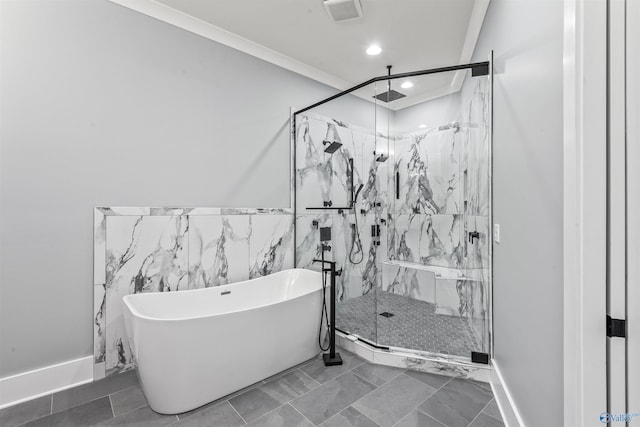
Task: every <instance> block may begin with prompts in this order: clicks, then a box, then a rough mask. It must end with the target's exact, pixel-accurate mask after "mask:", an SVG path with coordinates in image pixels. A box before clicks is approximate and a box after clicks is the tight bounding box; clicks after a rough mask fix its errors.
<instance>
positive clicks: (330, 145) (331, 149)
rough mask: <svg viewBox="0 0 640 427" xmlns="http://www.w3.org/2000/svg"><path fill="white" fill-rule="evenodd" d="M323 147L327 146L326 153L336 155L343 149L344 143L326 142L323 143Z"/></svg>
mask: <svg viewBox="0 0 640 427" xmlns="http://www.w3.org/2000/svg"><path fill="white" fill-rule="evenodd" d="M322 145H325V146H326V147H325V148H324V152H325V153H329V154H333V153H335V152H336V151H337V150H338V148H340V147H342V143H341V142H338V141H333V142H331V141H327V140H324V141H322Z"/></svg>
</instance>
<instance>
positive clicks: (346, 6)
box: [324, 0, 362, 22]
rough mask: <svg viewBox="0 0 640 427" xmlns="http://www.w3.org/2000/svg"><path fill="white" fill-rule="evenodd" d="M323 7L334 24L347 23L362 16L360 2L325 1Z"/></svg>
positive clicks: (346, 0)
mask: <svg viewBox="0 0 640 427" xmlns="http://www.w3.org/2000/svg"><path fill="white" fill-rule="evenodd" d="M324 7H325V9H327V13H328V14H329V16H330V17H331V19H333V20H334V21H336V22H340V21H348V20H349V19H355V18H360V17H361V16H362V6H360V0H325V1H324Z"/></svg>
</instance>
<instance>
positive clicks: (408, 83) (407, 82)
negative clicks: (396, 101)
mask: <svg viewBox="0 0 640 427" xmlns="http://www.w3.org/2000/svg"><path fill="white" fill-rule="evenodd" d="M400 87H401V88H402V89H411V88H412V87H413V83H411V82H410V81H406V82H404V83H402V84H401V85H400Z"/></svg>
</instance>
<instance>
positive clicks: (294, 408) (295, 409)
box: [282, 392, 331, 426]
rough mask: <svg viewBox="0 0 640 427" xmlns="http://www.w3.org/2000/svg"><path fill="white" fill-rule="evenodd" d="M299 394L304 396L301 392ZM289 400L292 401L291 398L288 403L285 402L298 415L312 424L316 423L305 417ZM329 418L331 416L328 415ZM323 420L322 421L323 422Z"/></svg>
mask: <svg viewBox="0 0 640 427" xmlns="http://www.w3.org/2000/svg"><path fill="white" fill-rule="evenodd" d="M307 393H308V392H307ZM307 393H305V394H307ZM300 396H304V394H301V395H300ZM300 396H298V397H300ZM291 402H293V400H291V401H289V403H287V405H289V406H291V407H292V408H293V410H294V411H296V412H297V413H299V414H300V415H302V418H304V419H305V420H307V421H309V422H310V423H311V425H313V426H315V425H316V423H314V422H313V421H311V420H310V419H309V418H307V417H306V416H305V415H304V414H303V413H302V412H300V411H299V410H298V408H296V407H295V406H293V405H292V404H291ZM282 406H284V405H282ZM329 418H331V417H329ZM324 421H326V420H324ZM324 421H323V422H324Z"/></svg>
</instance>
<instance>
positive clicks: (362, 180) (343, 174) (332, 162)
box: [295, 115, 388, 301]
mask: <svg viewBox="0 0 640 427" xmlns="http://www.w3.org/2000/svg"><path fill="white" fill-rule="evenodd" d="M296 127H297V128H296V171H295V179H296V207H297V217H296V239H297V241H296V257H297V259H296V266H297V267H302V268H311V269H315V270H319V269H320V266H319V265H318V264H314V263H313V259H317V258H320V257H321V255H322V254H321V246H320V228H323V227H330V228H331V236H332V239H331V242H330V245H331V251H330V252H325V258H326V259H328V260H331V261H336V263H337V268H338V269H342V275H341V276H339V277H338V279H337V286H336V291H337V298H338V300H340V301H341V300H344V299H349V298H353V297H356V296H361V295H364V294H367V293H368V292H370V291H371V290H372V289H374V288H375V287H376V286H380V281H381V277H382V272H381V271H380V270H381V265H380V262H379V261H380V259H381V258H380V254H386V241H387V239H386V228H385V227H380V236H379V237H378V236H375V237H374V236H373V235H372V234H373V233H372V227H376V226H379V225H380V224H381V223H382V222H386V209H387V204H388V191H387V184H388V183H387V175H388V173H387V169H386V168H387V163H381V162H376V160H375V158H376V156H375V154H374V151H375V150H376V148H377V147H376V146H378V147H379V148H380V149H382V147H387V140H386V138H382V137H379V138H378V139H377V142H376V138H374V135H372V134H371V133H367V131H366V130H362V129H359V128H357V127H353V126H350V125H349V124H346V123H344V122H339V121H336V120H332V119H327V118H324V117H320V116H313V115H307V116H300V117H298V118H297V124H296ZM325 140H328V141H338V142H340V143H341V144H342V149H341V150H338V151H336V152H335V153H333V154H329V153H325V152H324V148H325V147H324V146H323V141H325ZM350 159H352V160H353V172H351V169H350V167H349V160H350ZM350 173H353V185H354V187H355V188H358V187H359V186H360V185H363V188H362V191H361V193H360V196H359V197H358V201H357V203H356V209H355V213H354V211H353V210H346V209H345V210H342V211H339V210H317V209H309V208H318V207H323V206H324V205H325V203H328V202H331V205H332V206H333V207H346V206H349V202H350V198H351V194H350V186H351V185H350ZM356 224H357V226H356ZM356 233H358V234H359V236H360V242H361V243H360V245H358V239H357V238H356ZM376 234H377V233H376Z"/></svg>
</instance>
